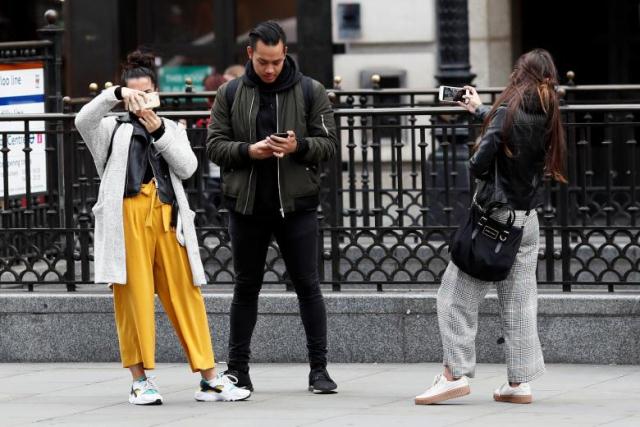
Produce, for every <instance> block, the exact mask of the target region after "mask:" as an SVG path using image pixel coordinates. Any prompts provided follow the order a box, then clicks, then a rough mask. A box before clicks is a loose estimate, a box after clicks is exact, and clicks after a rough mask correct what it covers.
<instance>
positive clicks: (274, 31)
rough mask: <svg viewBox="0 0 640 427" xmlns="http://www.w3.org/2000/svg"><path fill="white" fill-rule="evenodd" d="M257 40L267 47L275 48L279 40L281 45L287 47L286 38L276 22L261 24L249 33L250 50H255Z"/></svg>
mask: <svg viewBox="0 0 640 427" xmlns="http://www.w3.org/2000/svg"><path fill="white" fill-rule="evenodd" d="M258 40H261V41H262V43H264V44H266V45H267V46H275V45H277V44H278V43H280V41H281V40H282V44H284V45H285V46H286V45H287V36H286V35H285V34H284V30H283V29H282V27H281V26H280V24H278V23H277V22H276V21H265V22H261V23H259V24H258V25H256V26H255V27H254V28H253V29H252V30H251V32H249V44H250V45H251V48H252V49H255V48H256V44H258Z"/></svg>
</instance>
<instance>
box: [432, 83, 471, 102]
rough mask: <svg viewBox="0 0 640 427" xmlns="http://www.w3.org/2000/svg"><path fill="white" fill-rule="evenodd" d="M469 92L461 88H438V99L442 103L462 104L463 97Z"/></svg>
mask: <svg viewBox="0 0 640 427" xmlns="http://www.w3.org/2000/svg"><path fill="white" fill-rule="evenodd" d="M468 94H469V91H468V90H466V89H465V88H463V87H455V86H440V91H439V93H438V99H440V101H443V102H457V101H460V102H463V101H464V98H462V97H463V96H464V95H468Z"/></svg>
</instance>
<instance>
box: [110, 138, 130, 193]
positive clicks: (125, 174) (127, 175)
mask: <svg viewBox="0 0 640 427" xmlns="http://www.w3.org/2000/svg"><path fill="white" fill-rule="evenodd" d="M131 126H133V125H131ZM114 141H115V140H114ZM114 144H115V142H114ZM130 157H131V140H129V147H128V148H127V165H126V166H125V169H124V171H125V172H124V194H127V188H128V187H127V183H128V182H129V158H130Z"/></svg>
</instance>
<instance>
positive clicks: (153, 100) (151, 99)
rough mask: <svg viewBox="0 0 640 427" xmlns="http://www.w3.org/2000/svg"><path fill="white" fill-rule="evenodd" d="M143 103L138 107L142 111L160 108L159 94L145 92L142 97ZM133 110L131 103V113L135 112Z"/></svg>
mask: <svg viewBox="0 0 640 427" xmlns="http://www.w3.org/2000/svg"><path fill="white" fill-rule="evenodd" d="M142 98H143V99H142V101H141V102H139V105H138V107H140V110H153V109H154V108H158V107H159V106H160V96H159V95H158V92H145V93H143V95H142ZM131 108H135V107H134V106H133V105H132V104H131V103H130V104H129V111H134V110H133V109H131Z"/></svg>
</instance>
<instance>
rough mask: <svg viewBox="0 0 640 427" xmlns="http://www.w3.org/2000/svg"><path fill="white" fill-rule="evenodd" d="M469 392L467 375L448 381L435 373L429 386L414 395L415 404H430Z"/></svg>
mask: <svg viewBox="0 0 640 427" xmlns="http://www.w3.org/2000/svg"><path fill="white" fill-rule="evenodd" d="M469 393H471V389H470V388H469V380H467V377H460V378H458V379H457V380H455V381H448V380H447V379H446V378H445V376H444V375H442V374H439V375H436V378H435V379H434V380H433V384H432V385H431V387H429V388H428V389H427V391H425V392H424V393H422V394H421V395H419V396H416V399H415V401H416V405H432V404H434V403H439V402H444V401H445V400H449V399H453V398H456V397H461V396H466V395H467V394H469Z"/></svg>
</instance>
